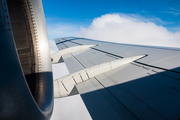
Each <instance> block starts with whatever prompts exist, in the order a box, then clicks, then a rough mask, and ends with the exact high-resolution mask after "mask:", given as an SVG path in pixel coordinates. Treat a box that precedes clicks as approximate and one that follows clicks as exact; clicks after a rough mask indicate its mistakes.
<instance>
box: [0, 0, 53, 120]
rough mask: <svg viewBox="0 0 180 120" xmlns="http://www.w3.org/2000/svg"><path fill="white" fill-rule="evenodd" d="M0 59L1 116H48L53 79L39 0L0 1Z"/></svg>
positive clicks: (31, 118)
mask: <svg viewBox="0 0 180 120" xmlns="http://www.w3.org/2000/svg"><path fill="white" fill-rule="evenodd" d="M0 59H1V60H0V119H2V120H3V119H8V120H9V119H19V120H20V119H22V120H36V119H37V120H41V119H42V120H44V119H50V117H51V114H52V111H53V78H52V68H51V58H50V52H49V44H48V37H47V30H46V24H45V18H44V12H43V7H42V2H41V0H0Z"/></svg>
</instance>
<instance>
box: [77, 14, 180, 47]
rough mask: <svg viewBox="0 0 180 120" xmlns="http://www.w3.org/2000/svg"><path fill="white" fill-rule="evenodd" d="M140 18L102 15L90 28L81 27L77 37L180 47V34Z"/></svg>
mask: <svg viewBox="0 0 180 120" xmlns="http://www.w3.org/2000/svg"><path fill="white" fill-rule="evenodd" d="M138 18H139V17H137V16H135V15H134V17H133V16H132V15H131V16H128V15H124V16H123V15H121V14H106V15H102V16H101V17H98V18H95V19H94V20H93V22H92V24H91V25H90V26H89V27H88V28H83V27H81V30H80V31H79V33H78V34H76V36H79V37H85V38H91V39H96V40H103V41H110V42H118V43H128V44H140V45H153V46H168V47H180V32H176V33H172V32H170V31H168V30H167V29H166V28H165V27H163V26H158V25H156V24H155V23H153V22H149V21H145V20H144V19H143V20H142V19H138Z"/></svg>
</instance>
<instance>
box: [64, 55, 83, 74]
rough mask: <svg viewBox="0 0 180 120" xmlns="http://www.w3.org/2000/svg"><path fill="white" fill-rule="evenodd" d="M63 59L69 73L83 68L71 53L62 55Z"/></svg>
mask: <svg viewBox="0 0 180 120" xmlns="http://www.w3.org/2000/svg"><path fill="white" fill-rule="evenodd" d="M63 60H64V61H65V63H66V66H67V68H68V70H69V73H74V72H76V71H79V70H82V69H84V67H83V66H82V65H81V64H80V63H79V62H78V61H77V60H76V59H75V58H74V57H73V56H72V55H71V54H67V55H64V56H63Z"/></svg>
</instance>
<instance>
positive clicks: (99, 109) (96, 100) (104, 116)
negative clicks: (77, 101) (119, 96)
mask: <svg viewBox="0 0 180 120" xmlns="http://www.w3.org/2000/svg"><path fill="white" fill-rule="evenodd" d="M93 79H94V78H93ZM85 87H86V89H84V88H85ZM77 89H78V91H79V93H81V97H82V98H83V100H84V99H87V101H88V102H85V105H86V106H87V104H89V105H90V106H91V108H88V111H89V112H90V114H91V117H92V119H94V120H110V119H111V120H122V118H121V117H120V116H119V114H118V113H117V112H116V111H115V110H114V109H113V108H112V107H111V106H110V105H109V103H108V102H107V101H106V100H105V99H104V98H103V96H102V95H101V94H100V93H99V92H97V91H96V92H93V93H91V92H90V93H89V94H88V95H87V94H82V93H84V92H85V93H87V92H88V91H93V90H96V88H95V86H94V85H93V84H92V83H91V82H90V81H86V82H84V83H81V84H79V85H77ZM92 98H93V99H92ZM89 105H88V106H89ZM92 109H93V110H92Z"/></svg>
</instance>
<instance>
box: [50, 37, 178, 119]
mask: <svg viewBox="0 0 180 120" xmlns="http://www.w3.org/2000/svg"><path fill="white" fill-rule="evenodd" d="M55 43H56V45H57V47H58V49H59V50H60V51H58V52H56V53H54V54H53V55H52V56H51V62H52V63H54V64H55V63H60V62H65V64H66V66H67V68H68V70H69V72H70V74H69V75H67V76H65V77H63V78H59V79H57V80H55V81H54V97H55V98H62V97H66V96H70V95H75V94H80V95H81V98H82V100H83V101H84V104H85V105H86V107H87V110H88V111H89V113H90V115H91V117H92V119H95V120H99V119H103V120H106V119H107V120H109V119H118V120H121V119H131V120H132V119H145V120H148V119H149V120H152V119H158V120H160V119H180V104H179V101H180V64H179V60H180V49H178V48H165V47H153V46H140V45H130V44H120V43H111V42H104V41H98V40H91V39H86V38H76V37H69V38H68V37H66V38H57V39H55Z"/></svg>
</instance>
